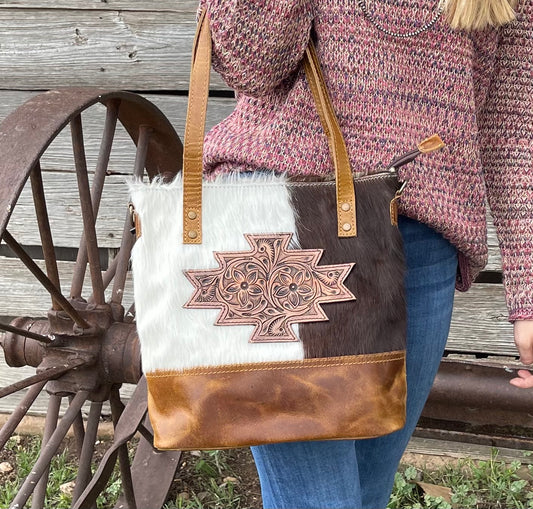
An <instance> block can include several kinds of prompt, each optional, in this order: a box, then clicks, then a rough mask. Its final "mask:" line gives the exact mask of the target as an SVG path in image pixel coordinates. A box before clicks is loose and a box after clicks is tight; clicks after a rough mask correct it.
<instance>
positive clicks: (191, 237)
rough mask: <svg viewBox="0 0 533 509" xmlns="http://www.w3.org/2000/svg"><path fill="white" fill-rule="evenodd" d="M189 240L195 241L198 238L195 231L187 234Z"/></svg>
mask: <svg viewBox="0 0 533 509" xmlns="http://www.w3.org/2000/svg"><path fill="white" fill-rule="evenodd" d="M187 235H188V236H189V238H190V239H195V238H196V237H198V232H197V231H196V230H191V231H190V232H189V233H187Z"/></svg>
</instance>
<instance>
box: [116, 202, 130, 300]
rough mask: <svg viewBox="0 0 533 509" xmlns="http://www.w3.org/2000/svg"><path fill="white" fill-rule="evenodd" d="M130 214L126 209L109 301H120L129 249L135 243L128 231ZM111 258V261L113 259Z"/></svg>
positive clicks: (125, 276)
mask: <svg viewBox="0 0 533 509" xmlns="http://www.w3.org/2000/svg"><path fill="white" fill-rule="evenodd" d="M130 222H131V216H130V213H129V211H128V213H127V214H126V220H125V221H124V230H123V232H122V242H121V244H120V251H119V252H118V255H117V257H116V258H115V260H117V267H116V271H115V275H114V276H115V277H114V280H113V292H112V294H111V302H114V303H116V304H121V303H122V297H123V296H124V287H125V286H126V278H127V276H128V266H129V262H130V257H131V249H132V248H133V244H135V238H134V236H133V235H132V234H131V232H130V229H131V228H130ZM115 260H113V262H114V261H115Z"/></svg>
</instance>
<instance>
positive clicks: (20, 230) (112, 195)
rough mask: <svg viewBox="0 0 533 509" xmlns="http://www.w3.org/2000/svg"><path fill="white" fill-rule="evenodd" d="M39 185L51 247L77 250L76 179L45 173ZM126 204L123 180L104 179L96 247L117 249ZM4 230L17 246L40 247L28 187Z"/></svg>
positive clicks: (79, 222) (80, 227)
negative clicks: (48, 219)
mask: <svg viewBox="0 0 533 509" xmlns="http://www.w3.org/2000/svg"><path fill="white" fill-rule="evenodd" d="M43 182H44V189H45V193H46V196H47V208H48V215H49V218H50V224H51V229H52V235H53V239H54V245H55V246H56V247H73V248H77V247H78V246H79V243H80V238H81V234H82V231H83V220H82V216H81V208H80V203H79V198H78V185H77V181H76V176H75V175H74V174H72V173H54V172H45V173H43ZM128 203H129V199H128V189H127V184H126V177H124V176H114V175H112V176H109V177H107V178H106V180H105V184H104V190H103V194H102V201H101V204H100V209H99V212H98V219H97V221H96V231H97V240H98V246H99V247H101V248H117V247H119V246H120V241H121V238H122V231H123V228H124V222H125V221H127V220H128V221H129V216H128ZM8 229H9V231H10V233H11V234H12V235H13V236H14V237H15V238H16V239H17V241H18V242H19V243H20V244H23V245H27V246H36V245H37V246H38V245H41V241H40V236H39V229H38V226H37V220H36V216H35V209H34V205H33V197H32V194H31V186H30V185H29V183H27V184H26V186H25V187H24V189H23V191H22V193H21V195H20V197H19V200H18V202H17V204H16V206H15V208H14V209H13V214H12V216H11V219H10V220H9V223H8Z"/></svg>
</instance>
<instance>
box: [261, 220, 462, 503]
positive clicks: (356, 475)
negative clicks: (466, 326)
mask: <svg viewBox="0 0 533 509" xmlns="http://www.w3.org/2000/svg"><path fill="white" fill-rule="evenodd" d="M399 226H400V231H401V232H402V238H403V241H404V250H405V255H406V260H407V274H406V281H405V284H406V293H407V387H408V390H407V393H408V394H407V422H406V425H405V427H404V428H402V429H401V430H399V431H396V432H394V433H391V434H390V435H386V436H384V437H379V438H373V439H367V440H339V441H318V442H291V443H285V444H274V445H264V446H258V447H252V453H253V455H254V458H255V463H256V466H257V470H258V472H259V478H260V481H261V491H262V495H263V505H264V507H265V508H267V509H284V508H287V509H289V508H290V509H304V508H314V509H326V508H340V509H362V508H367V509H385V507H386V506H387V503H388V500H389V496H390V492H391V490H392V486H393V482H394V474H395V473H396V470H397V468H398V464H399V462H400V459H401V457H402V454H403V452H404V450H405V448H406V447H407V443H408V442H409V439H410V437H411V434H412V433H413V430H414V428H415V426H416V423H417V421H418V418H419V416H420V413H421V412H422V409H423V407H424V404H425V402H426V399H427V397H428V394H429V391H430V389H431V385H432V384H433V380H434V378H435V375H436V373H437V369H438V367H439V363H440V360H441V358H442V354H443V351H444V347H445V344H446V339H447V337H448V332H449V328H450V321H451V314H452V306H453V296H454V290H455V277H456V272H457V251H456V249H455V248H454V247H453V246H452V245H451V244H450V243H449V242H448V241H447V240H445V239H444V238H443V237H442V236H441V235H440V234H438V233H436V232H435V231H434V230H432V229H430V228H428V227H427V226H425V225H423V224H421V223H418V222H417V221H413V220H411V219H408V218H405V217H401V218H400V225H399Z"/></svg>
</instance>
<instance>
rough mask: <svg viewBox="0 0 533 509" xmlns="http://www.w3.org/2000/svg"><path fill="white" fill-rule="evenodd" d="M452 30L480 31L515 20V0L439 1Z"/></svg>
mask: <svg viewBox="0 0 533 509" xmlns="http://www.w3.org/2000/svg"><path fill="white" fill-rule="evenodd" d="M441 2H442V5H443V7H444V11H445V12H446V15H447V18H448V22H449V23H450V25H451V26H452V28H456V29H460V30H461V29H462V30H480V29H483V28H486V27H489V26H500V25H504V24H505V23H509V22H510V21H512V20H513V19H515V11H514V9H513V8H514V7H515V5H516V0H441Z"/></svg>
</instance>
